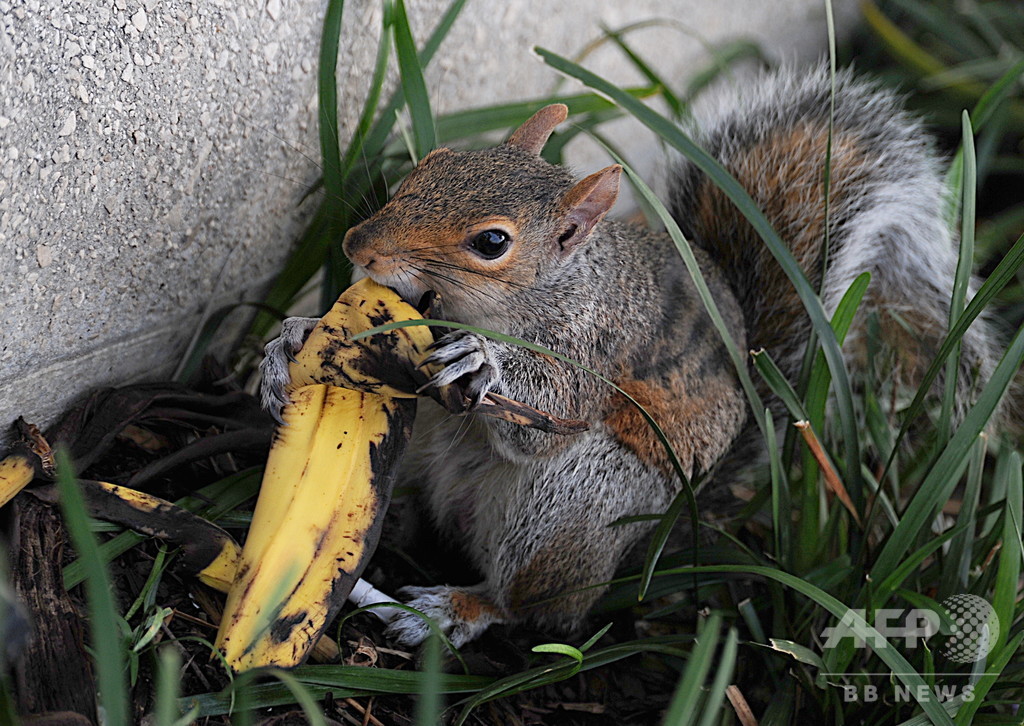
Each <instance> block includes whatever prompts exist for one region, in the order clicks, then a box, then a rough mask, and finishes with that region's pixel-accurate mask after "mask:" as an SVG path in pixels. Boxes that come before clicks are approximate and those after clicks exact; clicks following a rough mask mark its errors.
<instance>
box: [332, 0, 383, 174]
mask: <svg viewBox="0 0 1024 726" xmlns="http://www.w3.org/2000/svg"><path fill="white" fill-rule="evenodd" d="M391 17H392V9H391V3H390V2H389V0H385V1H384V10H383V12H382V13H381V28H380V39H379V40H378V41H377V58H376V60H375V61H374V63H373V76H372V77H371V79H370V89H369V91H368V92H367V94H366V100H365V101H364V102H363V110H362V112H361V113H360V114H359V122H358V123H357V124H356V130H355V133H353V134H352V139H351V140H350V141H349V144H348V147H347V148H346V149H345V155H344V157H343V158H342V160H341V174H342V176H343V177H345V178H347V177H348V176H349V174H351V172H352V168H353V167H354V166H355V164H356V162H357V161H358V160H359V158H360V156H361V155H362V154H363V153H364V147H363V143H364V141H365V139H366V135H367V134H368V133H369V132H370V128H371V126H372V125H373V119H374V117H375V116H376V115H377V105H378V104H379V103H380V95H381V92H382V91H383V90H384V82H385V81H386V80H387V77H386V76H387V71H388V60H390V57H391Z"/></svg>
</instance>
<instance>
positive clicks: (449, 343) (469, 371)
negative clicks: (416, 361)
mask: <svg viewBox="0 0 1024 726" xmlns="http://www.w3.org/2000/svg"><path fill="white" fill-rule="evenodd" d="M432 348H433V352H432V353H431V354H430V355H428V356H427V357H426V358H424V359H423V361H422V362H421V363H420V367H421V368H422V367H425V366H429V365H439V364H440V365H444V368H442V369H441V370H440V371H438V372H437V373H435V374H434V375H433V376H432V377H431V378H430V380H429V381H428V382H427V383H426V385H425V386H423V387H422V388H426V387H428V386H435V387H437V388H443V387H444V386H448V385H451V384H453V383H455V382H456V381H459V383H460V385H461V386H462V389H463V392H464V393H465V394H466V397H467V398H469V400H470V405H469V408H468V410H470V411H472V410H473V409H474V408H476V407H477V406H479V405H480V402H481V401H483V399H484V396H486V395H487V393H488V392H489V391H491V390H493V389H494V388H495V387H496V386H497V385H498V382H499V381H500V380H501V374H500V372H499V367H498V364H497V361H495V360H494V356H493V355H492V352H491V349H490V344H489V342H488V340H487V339H486V338H484V337H483V336H480V335H477V334H476V333H470V332H467V331H465V330H459V331H456V332H454V333H450V334H448V335H446V336H444V337H443V338H441V339H439V340H438V341H437V342H436V343H434V344H433V346H432ZM422 388H421V390H422Z"/></svg>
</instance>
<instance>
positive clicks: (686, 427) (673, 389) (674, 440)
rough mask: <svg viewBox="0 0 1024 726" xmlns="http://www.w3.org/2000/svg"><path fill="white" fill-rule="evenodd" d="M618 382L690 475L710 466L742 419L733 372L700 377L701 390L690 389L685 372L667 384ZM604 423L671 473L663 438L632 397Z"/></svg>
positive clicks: (643, 457)
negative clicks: (704, 377)
mask: <svg viewBox="0 0 1024 726" xmlns="http://www.w3.org/2000/svg"><path fill="white" fill-rule="evenodd" d="M617 383H618V385H619V387H620V388H622V390H624V391H625V392H626V393H628V394H629V395H630V396H632V397H633V399H634V400H636V402H637V403H639V404H640V405H641V406H643V407H644V408H645V409H646V410H647V413H649V414H650V415H651V417H652V418H653V419H654V420H655V421H656V422H657V423H658V426H660V427H661V429H662V431H664V432H665V436H666V437H667V438H668V440H669V443H670V444H672V448H673V450H674V451H675V453H676V456H677V457H678V459H679V462H680V464H682V466H683V470H684V472H685V473H686V475H687V476H690V475H692V474H693V470H694V466H695V465H696V466H699V467H700V468H701V469H702V470H705V471H706V470H707V469H709V468H710V467H711V466H712V465H713V464H714V462H715V461H717V459H718V457H719V456H721V454H722V453H724V451H725V449H726V448H727V447H728V446H729V444H730V443H731V442H732V440H733V438H734V437H735V435H736V433H738V431H739V426H740V425H741V424H742V422H743V418H744V411H745V409H744V403H743V400H742V396H741V394H740V392H739V391H738V389H737V386H736V383H735V382H734V381H733V380H732V378H731V377H730V376H729V375H728V371H725V372H723V375H722V376H715V377H713V378H709V379H706V380H703V381H701V382H700V386H699V390H689V388H690V387H688V386H687V385H686V382H685V379H684V376H683V374H680V373H676V374H673V375H672V376H670V378H669V385H668V386H667V387H663V386H661V385H658V384H657V383H655V382H653V381H645V380H636V379H625V380H620V381H618V382H617ZM694 388H696V387H694ZM605 424H606V425H607V426H608V428H609V429H611V431H612V433H613V434H614V435H615V438H616V439H618V441H619V442H621V443H622V444H623V445H624V446H625V447H626V448H628V449H629V450H630V451H632V452H633V454H634V455H636V457H637V458H638V459H640V461H642V462H643V463H644V464H646V465H647V466H651V467H655V468H658V469H660V470H661V471H662V472H664V473H665V474H666V475H671V472H672V466H671V463H670V461H669V458H668V454H667V453H666V451H665V447H664V446H663V445H662V443H661V440H660V439H659V438H658V436H657V434H656V433H655V432H654V429H653V428H651V426H650V424H648V422H647V420H646V419H645V418H644V417H643V414H641V413H640V411H638V410H637V408H636V407H635V406H633V405H632V404H631V403H630V402H629V401H628V400H626V399H625V398H624V397H622V396H619V397H617V399H616V400H615V402H614V403H613V408H612V411H611V413H610V414H609V415H608V416H607V417H606V418H605Z"/></svg>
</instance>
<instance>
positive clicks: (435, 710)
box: [416, 635, 441, 726]
mask: <svg viewBox="0 0 1024 726" xmlns="http://www.w3.org/2000/svg"><path fill="white" fill-rule="evenodd" d="M421 662H422V667H423V679H422V681H421V683H420V693H419V698H418V699H417V700H416V724H417V726H434V724H438V723H440V720H439V717H440V715H441V640H440V638H438V637H437V636H436V635H431V636H430V637H428V638H427V642H426V643H425V644H424V646H423V656H422V659H421Z"/></svg>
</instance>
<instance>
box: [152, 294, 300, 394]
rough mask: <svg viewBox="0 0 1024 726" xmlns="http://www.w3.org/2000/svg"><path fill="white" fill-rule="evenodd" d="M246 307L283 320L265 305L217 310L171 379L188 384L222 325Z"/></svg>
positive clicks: (190, 345)
mask: <svg viewBox="0 0 1024 726" xmlns="http://www.w3.org/2000/svg"><path fill="white" fill-rule="evenodd" d="M244 307H253V308H256V309H257V310H259V311H261V312H264V313H266V314H267V316H268V319H270V320H281V319H282V318H283V315H282V314H281V313H280V312H279V311H278V310H277V309H276V308H273V307H271V306H270V305H265V304H264V303H256V302H238V303H232V304H230V305H224V306H222V307H219V308H217V309H216V310H214V311H213V312H212V313H210V314H209V315H208V316H207V317H206V319H205V320H203V324H202V325H201V326H200V328H199V330H198V331H196V334H195V335H194V336H193V337H192V341H191V342H190V343H189V346H188V349H187V350H186V351H185V354H184V355H183V356H182V358H181V362H180V363H178V367H177V368H176V369H175V371H174V375H172V376H171V379H172V380H174V381H179V382H181V383H188V382H189V381H190V380H192V377H193V376H195V375H196V373H197V372H198V371H199V367H200V366H201V365H202V363H203V359H204V358H205V357H206V354H207V351H208V350H209V348H210V345H211V344H212V343H213V342H214V341H216V340H217V331H218V330H219V329H220V326H221V324H223V322H224V321H225V320H227V318H228V317H229V316H230V315H231V313H233V312H235V311H236V310H238V309H239V308H244Z"/></svg>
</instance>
